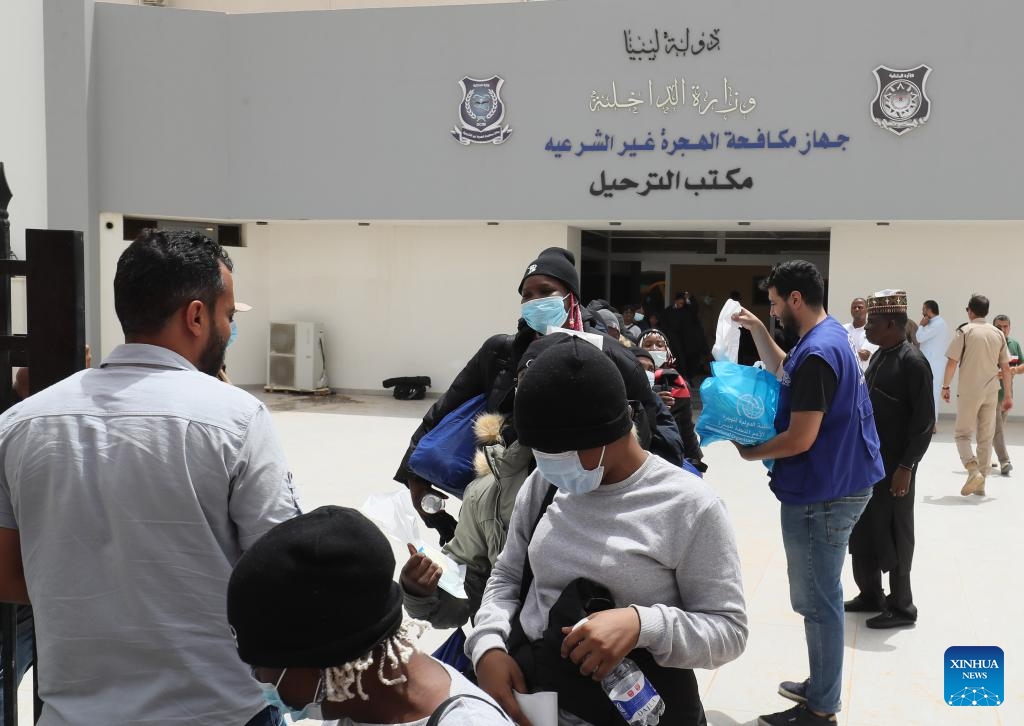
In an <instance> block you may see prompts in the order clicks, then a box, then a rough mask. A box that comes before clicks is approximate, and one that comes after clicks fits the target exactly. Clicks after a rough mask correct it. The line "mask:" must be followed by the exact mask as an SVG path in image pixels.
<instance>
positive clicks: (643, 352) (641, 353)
mask: <svg viewBox="0 0 1024 726" xmlns="http://www.w3.org/2000/svg"><path fill="white" fill-rule="evenodd" d="M629 350H630V351H631V352H632V353H633V355H635V356H636V357H637V358H646V359H647V360H649V361H650V362H651V363H654V356H653V355H651V351H649V350H647V349H646V348H641V347H640V346H639V345H634V346H633V347H632V348H630V349H629ZM655 368H657V366H655Z"/></svg>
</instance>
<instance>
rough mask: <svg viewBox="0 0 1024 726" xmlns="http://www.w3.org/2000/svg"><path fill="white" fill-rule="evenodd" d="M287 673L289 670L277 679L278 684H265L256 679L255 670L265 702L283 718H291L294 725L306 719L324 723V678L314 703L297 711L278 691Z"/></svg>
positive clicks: (319, 683)
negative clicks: (322, 711) (322, 690)
mask: <svg viewBox="0 0 1024 726" xmlns="http://www.w3.org/2000/svg"><path fill="white" fill-rule="evenodd" d="M287 672H288V669H287V668H285V669H284V670H283V671H281V675H280V677H279V678H278V679H277V683H264V682H263V681H261V680H259V679H258V678H256V671H255V669H253V678H256V684H257V685H258V686H259V687H260V690H261V691H262V692H263V700H264V701H266V702H267V703H268V704H270V705H271V706H274V707H275V708H276V709H277V710H278V711H280V712H281V715H282V716H291V717H292V722H293V723H294V722H295V721H301V720H302V719H304V718H315V719H317V720H319V721H323V713H321V703H322V702H323V700H324V699H323V694H322V693H321V687H322V686H323V682H324V681H323V677H321V678H320V680H319V681H317V684H316V691H315V692H314V693H313V701H312V702H310V703H307V704H306V705H305V706H304V707H303V708H301V709H295V708H292V707H291V706H289V705H288V704H286V703H285V702H284V701H282V700H281V694H280V693H278V691H277V687H278V686H280V685H281V681H283V680H284V674H285V673H287Z"/></svg>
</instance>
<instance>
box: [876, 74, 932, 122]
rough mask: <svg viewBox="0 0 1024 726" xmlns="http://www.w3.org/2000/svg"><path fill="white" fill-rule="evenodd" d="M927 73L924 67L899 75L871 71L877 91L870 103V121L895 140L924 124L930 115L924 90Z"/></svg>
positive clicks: (930, 107) (928, 102) (929, 107)
mask: <svg viewBox="0 0 1024 726" xmlns="http://www.w3.org/2000/svg"><path fill="white" fill-rule="evenodd" d="M931 72H932V69H931V68H929V67H928V66H925V65H921V66H918V67H917V68H910V69H908V70H902V71H901V70H895V69H893V68H887V67H886V66H878V68H876V69H875V83H877V84H878V90H877V91H876V93H875V98H874V100H873V101H872V102H871V118H872V120H873V121H874V122H875V123H876V124H878V125H879V126H881V127H882V128H883V129H888V130H889V131H892V132H893V133H894V134H896V135H897V136H899V135H902V134H905V133H906V132H907V131H910V130H911V129H916V128H917V127H918V126H921V125H922V124H923V123H925V122H926V121H927V120H928V116H929V115H931V112H932V104H931V101H930V100H929V99H928V93H927V91H926V89H925V83H926V82H927V81H928V75H929V74H930V73H931Z"/></svg>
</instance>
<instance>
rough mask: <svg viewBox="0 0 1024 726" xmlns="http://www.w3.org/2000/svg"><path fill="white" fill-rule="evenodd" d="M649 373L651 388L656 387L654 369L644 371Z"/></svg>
mask: <svg viewBox="0 0 1024 726" xmlns="http://www.w3.org/2000/svg"><path fill="white" fill-rule="evenodd" d="M644 373H646V374H647V382H648V383H650V384H651V388H654V371H644Z"/></svg>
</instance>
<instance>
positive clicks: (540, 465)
mask: <svg viewBox="0 0 1024 726" xmlns="http://www.w3.org/2000/svg"><path fill="white" fill-rule="evenodd" d="M606 448H607V447H602V448H601V458H600V460H599V461H598V462H597V468H596V469H584V468H583V462H582V461H580V454H579V452H578V451H566V452H565V453H563V454H545V453H544V452H543V451H537V450H534V452H533V458H534V459H536V461H537V469H539V470H540V473H541V476H543V477H544V478H545V479H546V480H547V481H549V482H551V483H552V484H554V485H555V486H556V487H558V488H559V489H560V490H562V491H563V492H566V493H567V494H586V493H587V492H592V491H594V490H595V489H597V488H598V487H599V486H601V479H603V478H604V467H603V466H601V464H602V463H603V462H604V452H605V449H606Z"/></svg>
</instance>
